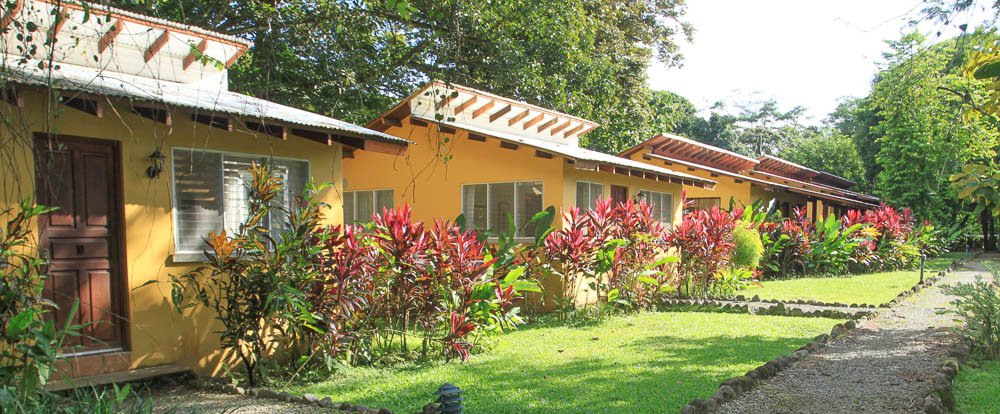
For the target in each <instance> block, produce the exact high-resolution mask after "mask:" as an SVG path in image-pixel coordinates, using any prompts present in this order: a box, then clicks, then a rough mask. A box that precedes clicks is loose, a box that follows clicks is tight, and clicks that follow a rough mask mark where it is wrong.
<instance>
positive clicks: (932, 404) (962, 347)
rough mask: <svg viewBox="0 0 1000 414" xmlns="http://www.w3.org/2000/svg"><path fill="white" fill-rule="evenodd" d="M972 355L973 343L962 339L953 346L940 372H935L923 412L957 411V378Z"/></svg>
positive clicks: (935, 413) (932, 413)
mask: <svg viewBox="0 0 1000 414" xmlns="http://www.w3.org/2000/svg"><path fill="white" fill-rule="evenodd" d="M971 354H972V342H971V341H969V340H968V339H967V338H964V337H963V338H961V339H960V340H959V341H958V342H956V343H955V344H954V345H952V348H951V351H950V352H948V359H945V360H944V362H943V363H941V366H940V367H938V370H937V371H935V372H934V378H933V381H934V382H933V384H934V385H933V386H932V388H931V392H929V393H927V395H926V396H925V397H924V405H923V412H924V413H926V414H944V413H948V412H953V411H955V394H954V388H955V377H957V376H958V372H959V371H960V370H961V367H962V365H963V364H965V362H966V361H967V360H968V359H969V355H971Z"/></svg>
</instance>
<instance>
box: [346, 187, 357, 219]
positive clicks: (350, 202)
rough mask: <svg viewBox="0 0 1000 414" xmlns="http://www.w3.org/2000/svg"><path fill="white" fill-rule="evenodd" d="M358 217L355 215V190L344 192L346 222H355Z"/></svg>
mask: <svg viewBox="0 0 1000 414" xmlns="http://www.w3.org/2000/svg"><path fill="white" fill-rule="evenodd" d="M356 220H357V217H355V215H354V192H353V191H347V192H344V224H354V222H355V221H356Z"/></svg>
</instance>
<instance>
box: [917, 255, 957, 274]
mask: <svg viewBox="0 0 1000 414" xmlns="http://www.w3.org/2000/svg"><path fill="white" fill-rule="evenodd" d="M963 259H965V252H946V253H943V254H941V255H940V256H937V257H934V258H929V259H927V261H926V262H925V263H924V268H926V269H927V270H933V271H935V272H936V271H939V270H947V269H948V267H949V266H951V262H953V261H956V260H959V261H960V260H963ZM918 265H919V264H918Z"/></svg>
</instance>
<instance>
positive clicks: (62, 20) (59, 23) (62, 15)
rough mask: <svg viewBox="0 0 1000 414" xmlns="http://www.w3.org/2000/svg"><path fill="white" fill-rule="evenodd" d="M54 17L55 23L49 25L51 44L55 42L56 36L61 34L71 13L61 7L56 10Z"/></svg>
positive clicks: (48, 37) (48, 34)
mask: <svg viewBox="0 0 1000 414" xmlns="http://www.w3.org/2000/svg"><path fill="white" fill-rule="evenodd" d="M54 19H55V24H54V25H52V26H49V32H48V33H47V34H46V36H47V39H48V43H49V44H53V43H55V41H56V36H58V35H59V31H60V30H62V27H63V25H64V24H66V21H67V20H69V14H67V13H66V12H64V11H62V9H60V10H59V11H58V12H56V14H55V17H54Z"/></svg>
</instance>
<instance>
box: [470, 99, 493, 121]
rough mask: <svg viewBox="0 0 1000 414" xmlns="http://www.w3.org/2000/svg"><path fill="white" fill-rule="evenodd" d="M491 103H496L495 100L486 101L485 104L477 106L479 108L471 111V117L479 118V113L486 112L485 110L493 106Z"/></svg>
mask: <svg viewBox="0 0 1000 414" xmlns="http://www.w3.org/2000/svg"><path fill="white" fill-rule="evenodd" d="M493 105H496V101H489V102H486V105H483V106H481V107H479V109H476V110H475V111H472V119H476V118H479V116H480V115H482V114H484V113H486V111H489V110H490V108H493Z"/></svg>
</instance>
